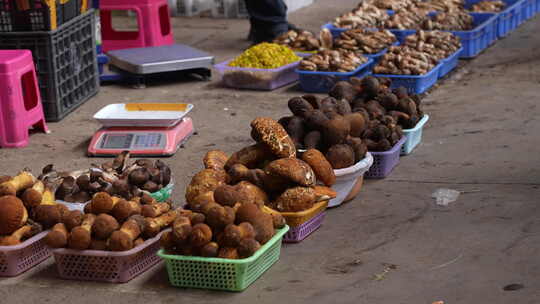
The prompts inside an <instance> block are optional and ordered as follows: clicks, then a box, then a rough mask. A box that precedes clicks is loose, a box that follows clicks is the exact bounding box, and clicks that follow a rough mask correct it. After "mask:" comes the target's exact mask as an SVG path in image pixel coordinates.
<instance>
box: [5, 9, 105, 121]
mask: <svg viewBox="0 0 540 304" xmlns="http://www.w3.org/2000/svg"><path fill="white" fill-rule="evenodd" d="M25 1H26V2H25ZM94 17H95V16H94V11H93V10H88V7H87V2H86V0H67V1H64V0H56V2H55V0H0V48H2V49H7V50H9V49H11V50H13V49H27V50H30V51H31V52H32V57H33V60H34V64H35V65H36V72H37V76H38V82H39V88H40V92H41V100H42V103H43V110H44V112H45V118H46V120H47V121H60V120H61V119H62V118H64V117H65V116H66V115H67V114H69V113H70V112H71V111H73V110H74V109H76V108H77V107H78V106H80V105H81V104H83V103H84V102H85V101H87V100H88V99H89V98H90V97H92V96H94V95H95V94H97V92H98V91H99V78H98V71H97V70H98V69H97V59H96V36H95V33H96V27H95V18H94Z"/></svg>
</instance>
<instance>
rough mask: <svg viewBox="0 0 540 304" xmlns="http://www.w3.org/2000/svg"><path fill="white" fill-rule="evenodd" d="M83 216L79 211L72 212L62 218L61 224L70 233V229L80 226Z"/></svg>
mask: <svg viewBox="0 0 540 304" xmlns="http://www.w3.org/2000/svg"><path fill="white" fill-rule="evenodd" d="M83 216H84V214H83V213H82V212H81V211H79V210H72V211H70V212H69V213H68V214H66V215H65V216H64V217H62V223H64V225H66V229H67V230H68V231H71V229H73V228H75V227H77V226H80V225H81V223H82V220H83Z"/></svg>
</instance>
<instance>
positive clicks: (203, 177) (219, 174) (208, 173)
mask: <svg viewBox="0 0 540 304" xmlns="http://www.w3.org/2000/svg"><path fill="white" fill-rule="evenodd" d="M226 176H227V173H225V171H219V170H213V169H204V170H202V171H200V172H199V173H197V174H195V176H193V178H192V179H191V182H190V184H189V186H188V187H187V189H186V201H187V202H188V203H192V202H194V201H195V198H196V197H197V196H199V195H200V194H203V193H206V192H209V191H214V190H215V189H216V188H217V187H218V186H220V185H222V184H224V183H225V181H226V179H227V178H226Z"/></svg>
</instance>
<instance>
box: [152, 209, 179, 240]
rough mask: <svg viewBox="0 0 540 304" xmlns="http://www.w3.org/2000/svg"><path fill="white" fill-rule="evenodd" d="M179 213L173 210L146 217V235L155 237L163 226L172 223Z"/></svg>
mask: <svg viewBox="0 0 540 304" xmlns="http://www.w3.org/2000/svg"><path fill="white" fill-rule="evenodd" d="M177 215H178V213H177V212H176V211H175V210H172V211H169V212H167V213H164V214H162V215H160V216H158V217H155V218H150V217H147V218H145V227H144V236H145V237H147V238H152V237H155V236H156V235H158V233H159V232H160V231H161V230H162V229H163V228H165V227H167V226H169V225H171V223H173V222H174V221H175V219H176V217H177Z"/></svg>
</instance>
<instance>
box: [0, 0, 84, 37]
mask: <svg viewBox="0 0 540 304" xmlns="http://www.w3.org/2000/svg"><path fill="white" fill-rule="evenodd" d="M50 1H52V2H54V3H55V8H54V10H55V11H56V14H51V9H50V7H49V6H48V5H47V4H46V3H47V2H46V0H0V32H29V31H50V30H55V29H57V28H58V27H59V26H60V25H62V24H64V23H65V22H67V21H69V20H71V19H73V18H75V17H76V16H78V15H80V12H81V0H68V1H65V2H64V0H61V1H59V0H50ZM52 20H55V21H56V28H55V27H54V23H51V21H52Z"/></svg>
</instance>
